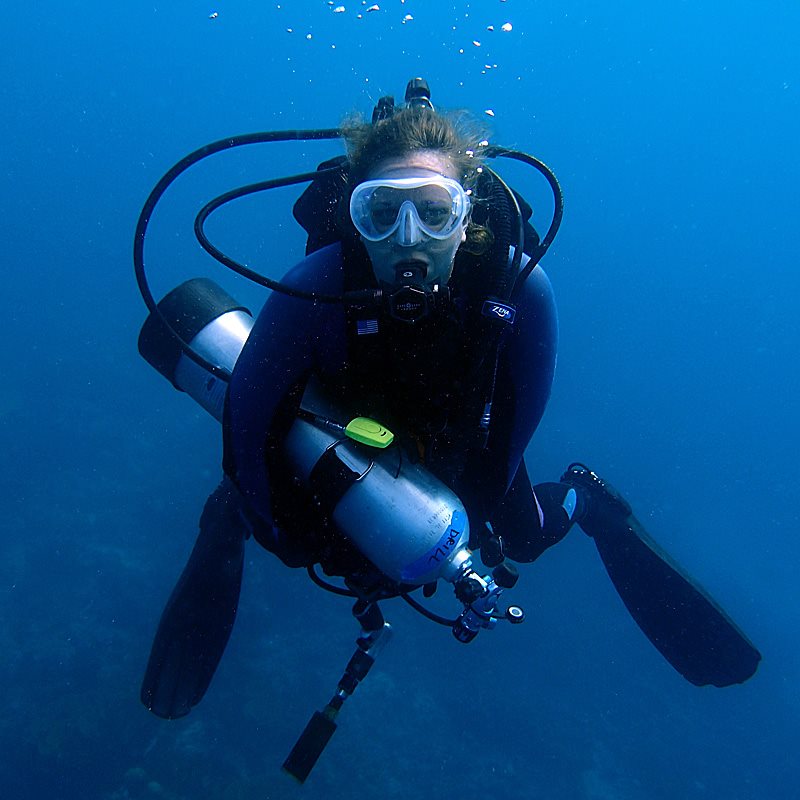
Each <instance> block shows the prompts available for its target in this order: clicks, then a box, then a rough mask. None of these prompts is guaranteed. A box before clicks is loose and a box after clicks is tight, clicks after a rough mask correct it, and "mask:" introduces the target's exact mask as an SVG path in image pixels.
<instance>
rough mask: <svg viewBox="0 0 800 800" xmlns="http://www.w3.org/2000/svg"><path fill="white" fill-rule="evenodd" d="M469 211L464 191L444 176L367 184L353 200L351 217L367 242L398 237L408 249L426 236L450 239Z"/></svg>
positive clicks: (456, 182) (427, 176)
mask: <svg viewBox="0 0 800 800" xmlns="http://www.w3.org/2000/svg"><path fill="white" fill-rule="evenodd" d="M469 209H470V199H469V195H468V194H467V192H466V191H465V190H464V187H463V186H462V185H461V184H460V183H459V182H458V181H456V180H453V179H452V178H446V177H445V176H443V175H426V176H425V177H416V178H385V179H379V180H372V181H364V183H359V184H358V186H356V188H355V189H354V190H353V194H352V195H351V197H350V217H351V219H352V220H353V224H354V225H355V226H356V230H358V232H359V233H360V234H361V236H362V237H363V238H364V239H367V240H368V241H370V242H380V241H383V240H384V239H388V238H389V237H390V236H393V235H396V238H397V240H398V242H399V243H400V244H401V245H406V246H411V245H414V244H418V243H419V242H421V241H422V240H423V238H424V237H426V236H427V237H430V238H431V239H440V240H441V239H448V238H449V237H450V236H452V235H453V233H454V232H455V231H456V230H458V229H459V227H461V226H463V225H464V220H465V219H466V218H467V214H469Z"/></svg>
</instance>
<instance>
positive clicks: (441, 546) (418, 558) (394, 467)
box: [285, 419, 469, 585]
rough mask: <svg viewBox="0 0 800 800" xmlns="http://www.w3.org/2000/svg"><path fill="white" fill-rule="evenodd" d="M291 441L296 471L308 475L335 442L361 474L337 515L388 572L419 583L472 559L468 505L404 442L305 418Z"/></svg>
mask: <svg viewBox="0 0 800 800" xmlns="http://www.w3.org/2000/svg"><path fill="white" fill-rule="evenodd" d="M285 448H286V454H287V457H288V459H289V462H290V464H291V467H292V472H293V473H294V474H295V475H296V476H297V477H298V478H300V479H301V480H302V481H304V482H306V483H307V482H308V479H309V476H310V474H311V471H312V470H313V469H314V467H315V465H316V464H317V462H318V461H319V459H320V458H321V457H322V455H323V454H324V453H325V452H326V451H328V450H330V449H334V450H335V453H336V457H337V458H338V459H339V460H340V461H341V462H342V463H343V464H344V465H345V466H347V467H349V468H350V469H351V470H353V471H354V472H356V473H357V474H358V475H359V478H358V479H357V480H356V481H355V482H354V483H353V484H352V485H351V486H350V487H349V488H348V489H347V491H346V492H345V493H344V495H343V496H342V498H341V500H339V502H338V504H337V505H336V507H335V508H334V510H333V514H332V517H333V521H334V523H336V525H337V527H338V528H339V529H340V530H341V531H342V533H344V534H345V535H346V536H347V537H348V538H349V539H351V540H352V541H353V543H354V544H355V545H356V546H357V547H358V549H359V550H360V551H361V552H362V553H363V554H364V555H365V556H366V557H367V558H368V559H369V560H370V561H371V562H372V563H373V564H374V565H375V566H376V567H377V568H378V569H379V570H380V571H381V572H382V573H383V574H384V575H386V576H387V577H389V578H391V579H392V580H395V581H398V582H400V583H411V584H415V585H420V584H424V583H431V582H433V581H436V580H437V579H438V578H443V579H444V580H454V579H455V578H456V577H457V576H458V575H459V574H460V572H461V567H462V566H463V565H464V563H465V562H466V561H468V559H469V551H468V550H467V549H466V548H467V542H468V540H469V524H468V521H467V514H466V511H465V509H464V506H463V504H462V503H461V501H460V500H459V499H458V497H457V496H456V495H455V494H454V493H453V492H452V491H451V490H450V489H449V488H448V487H447V486H445V485H444V484H443V483H442V482H441V481H440V480H438V478H436V477H434V476H433V475H432V474H431V473H430V472H428V470H426V469H425V468H424V467H423V466H421V465H420V464H412V463H410V462H409V461H407V460H404V459H402V458H401V454H400V449H399V448H398V447H390V448H388V449H386V450H379V449H377V448H373V447H369V446H367V445H362V444H358V443H356V442H353V441H352V440H350V439H345V438H341V437H339V436H337V434H336V433H334V432H331V431H328V430H325V429H323V428H321V427H320V426H318V425H316V424H315V423H313V422H308V421H306V420H302V419H298V420H296V421H295V422H294V424H293V425H292V427H291V429H290V430H289V433H288V435H287V437H286V443H285Z"/></svg>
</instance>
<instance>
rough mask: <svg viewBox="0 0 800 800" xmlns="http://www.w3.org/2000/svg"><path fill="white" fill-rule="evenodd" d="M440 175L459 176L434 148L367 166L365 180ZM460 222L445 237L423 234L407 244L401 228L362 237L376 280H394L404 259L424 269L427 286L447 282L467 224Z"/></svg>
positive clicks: (464, 237)
mask: <svg viewBox="0 0 800 800" xmlns="http://www.w3.org/2000/svg"><path fill="white" fill-rule="evenodd" d="M438 175H443V176H444V177H446V178H452V179H454V180H458V176H457V175H456V171H455V169H454V168H453V165H452V163H451V162H450V159H449V158H447V157H446V156H444V155H442V154H441V153H438V152H436V151H433V150H422V151H419V152H416V153H409V154H408V155H407V156H404V157H402V158H391V159H387V160H386V161H381V162H379V163H378V164H376V165H375V167H374V168H373V169H372V170H370V172H369V174H368V175H367V180H380V179H392V178H420V177H423V178H424V177H428V176H438ZM468 221H469V215H467V218H466V219H465V220H464V224H463V225H459V227H458V228H456V230H455V231H453V233H452V235H451V236H449V237H448V238H447V239H434V238H432V237H430V236H425V235H423V236H422V237H421V239H420V240H419V241H416V242H415V243H413V244H407V243H405V242H404V241H403V236H402V232H401V230H399V229H398V230H397V231H395V232H394V233H393V234H392V235H390V236H389V237H387V238H386V239H381V240H380V241H378V242H371V241H368V240H367V239H362V241H363V242H364V246H365V247H366V249H367V253H369V257H370V260H371V261H372V271H373V272H374V273H375V277H376V279H377V280H378V283H386V284H394V283H396V276H397V273H398V269H399V268H400V267H401V266H403V264H404V263H407V264H409V265H413V266H414V267H417V268H419V269H424V275H425V277H424V281H425V283H426V284H427V285H428V286H434V285H435V284H439V285H442V286H444V285H446V284H447V282H448V281H449V280H450V275H451V274H452V272H453V261H454V259H455V257H456V250H458V248H459V245H460V244H461V243H462V242H463V241H464V240H465V239H466V238H467V237H466V226H467V222H468Z"/></svg>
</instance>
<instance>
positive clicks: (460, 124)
mask: <svg viewBox="0 0 800 800" xmlns="http://www.w3.org/2000/svg"><path fill="white" fill-rule="evenodd" d="M342 135H343V137H344V140H345V143H346V145H347V151H348V158H349V161H350V189H351V190H352V189H353V188H354V187H355V186H356V185H357V184H359V183H361V182H362V181H364V180H365V179H366V177H367V175H368V174H369V172H370V170H371V169H372V168H373V167H375V166H376V165H377V164H379V163H380V162H381V161H385V160H387V159H390V158H402V157H403V156H405V155H408V154H409V153H412V152H414V151H417V150H430V151H433V152H436V153H441V154H442V155H444V156H445V157H446V158H448V159H449V160H450V162H451V163H452V164H453V167H454V169H455V174H456V175H457V177H458V181H459V183H460V184H461V185H462V186H463V187H464V188H465V189H473V188H475V185H476V183H477V180H478V176H479V175H480V172H481V168H482V166H483V160H482V159H481V156H480V151H481V149H482V144H481V143H482V142H483V141H484V140H485V139H486V135H487V129H486V127H485V126H483V125H481V124H480V123H479V122H478V121H477V120H476V119H475V118H474V117H473V116H471V115H470V114H468V113H467V112H440V111H434V110H432V109H430V108H421V107H418V106H411V107H405V108H401V109H399V110H398V111H396V112H395V113H394V114H393V115H392V116H390V117H388V118H387V119H383V120H380V121H378V122H376V123H374V124H370V123H365V122H364V121H363V120H361V119H358V118H356V119H351V120H348V121H346V122H345V123H344V124H343V125H342ZM466 234H467V240H466V242H464V244H463V245H462V249H464V250H466V251H467V252H470V253H476V254H481V253H483V252H485V251H486V250H488V248H489V247H490V246H491V244H492V241H493V236H492V234H491V232H490V231H489V230H488V229H487V228H484V227H482V226H479V225H475V224H474V223H473V222H470V223H469V225H468V226H467V231H466Z"/></svg>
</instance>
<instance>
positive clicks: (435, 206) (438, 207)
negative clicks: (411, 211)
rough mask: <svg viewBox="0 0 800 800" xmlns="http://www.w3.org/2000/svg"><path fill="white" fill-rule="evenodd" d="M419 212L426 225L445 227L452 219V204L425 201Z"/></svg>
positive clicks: (436, 227) (438, 228)
mask: <svg viewBox="0 0 800 800" xmlns="http://www.w3.org/2000/svg"><path fill="white" fill-rule="evenodd" d="M417 212H418V213H419V217H420V219H421V220H422V221H423V222H424V223H425V225H427V226H428V227H430V228H433V229H434V230H440V229H441V228H443V227H444V226H445V225H446V224H447V222H448V221H449V219H450V206H446V205H444V204H443V203H425V204H424V205H423V206H422V208H419V209H417Z"/></svg>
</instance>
